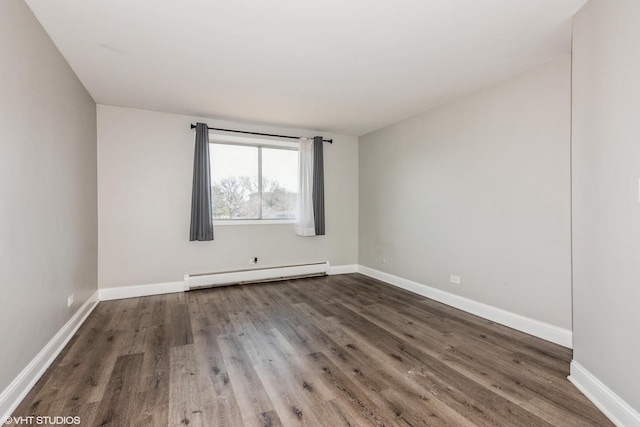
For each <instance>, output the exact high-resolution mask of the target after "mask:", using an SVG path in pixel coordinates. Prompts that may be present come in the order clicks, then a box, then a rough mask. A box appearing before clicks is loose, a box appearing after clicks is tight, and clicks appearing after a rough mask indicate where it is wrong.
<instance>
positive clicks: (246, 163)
mask: <svg viewBox="0 0 640 427" xmlns="http://www.w3.org/2000/svg"><path fill="white" fill-rule="evenodd" d="M209 149H210V156H211V197H212V203H213V217H214V218H215V219H257V218H259V215H260V194H259V193H258V148H257V147H246V146H240V145H224V144H210V145H209Z"/></svg>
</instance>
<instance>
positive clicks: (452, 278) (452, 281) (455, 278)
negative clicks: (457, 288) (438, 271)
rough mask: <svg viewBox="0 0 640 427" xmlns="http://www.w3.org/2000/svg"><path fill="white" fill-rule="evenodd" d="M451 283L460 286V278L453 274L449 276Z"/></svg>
mask: <svg viewBox="0 0 640 427" xmlns="http://www.w3.org/2000/svg"><path fill="white" fill-rule="evenodd" d="M449 281H450V282H451V283H454V284H456V285H459V284H460V276H454V275H453V274H452V275H450V276H449Z"/></svg>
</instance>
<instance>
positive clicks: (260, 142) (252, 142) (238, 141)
mask: <svg viewBox="0 0 640 427" xmlns="http://www.w3.org/2000/svg"><path fill="white" fill-rule="evenodd" d="M209 144H227V145H244V146H249V147H264V148H278V149H282V150H292V151H298V142H297V141H296V142H290V141H278V140H273V139H266V138H253V137H248V136H234V135H218V134H213V133H211V132H209ZM261 157H262V150H258V176H259V177H260V179H259V180H258V187H259V190H260V198H262V158H261ZM260 214H261V215H262V200H260ZM295 223H296V219H295V218H287V219H215V218H213V225H214V226H218V225H221V226H227V225H287V224H295Z"/></svg>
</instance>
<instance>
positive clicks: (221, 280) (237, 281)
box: [184, 262, 329, 291]
mask: <svg viewBox="0 0 640 427" xmlns="http://www.w3.org/2000/svg"><path fill="white" fill-rule="evenodd" d="M327 274H329V263H328V262H314V263H310V264H298V265H285V266H280V267H267V268H255V269H247V270H234V271H221V272H217V273H204V274H187V275H185V276H184V281H185V289H186V290H188V291H192V290H195V289H204V288H212V287H216V286H227V285H243V284H249V283H258V282H270V281H275V280H284V279H296V278H302V277H314V276H325V275H327Z"/></svg>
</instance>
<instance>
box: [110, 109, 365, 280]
mask: <svg viewBox="0 0 640 427" xmlns="http://www.w3.org/2000/svg"><path fill="white" fill-rule="evenodd" d="M197 121H201V122H206V123H207V124H208V125H209V126H211V127H223V128H225V127H226V128H231V129H242V130H251V131H258V132H266V133H276V134H285V135H296V136H297V135H301V136H313V135H314V134H315V133H314V132H307V131H300V130H294V129H281V128H273V127H266V126H249V125H242V124H238V123H231V122H223V121H219V120H213V119H205V118H198V117H188V116H181V115H175V114H166V113H157V112H151V111H144V110H135V109H128V108H119V107H111V106H104V105H99V106H98V193H99V197H98V198H99V235H100V246H99V254H100V255H99V286H100V288H111V287H120V286H130V285H142V284H153V283H164V282H174V281H181V280H182V279H183V276H184V274H187V273H207V272H215V271H226V270H233V269H245V268H251V267H254V268H255V266H251V265H249V264H248V260H249V259H250V258H252V257H258V258H259V262H258V267H260V266H263V267H267V266H276V265H285V264H293V263H304V262H312V261H326V260H328V261H329V262H330V263H331V265H348V264H356V263H357V261H358V247H357V240H358V238H357V233H358V144H357V141H358V139H357V138H356V137H350V136H343V135H329V134H324V136H325V137H331V138H333V140H334V142H333V144H325V145H324V148H325V153H324V154H325V204H326V221H327V222H326V232H327V234H326V236H318V237H300V236H296V235H295V234H294V231H293V224H286V225H242V226H241V225H231V226H216V227H215V231H214V232H215V240H214V241H212V242H190V241H189V220H190V207H191V181H192V173H193V172H192V171H193V146H194V131H192V130H191V129H190V128H189V126H190V124H191V123H196V122H197Z"/></svg>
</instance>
